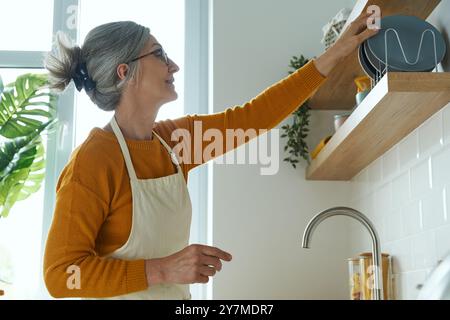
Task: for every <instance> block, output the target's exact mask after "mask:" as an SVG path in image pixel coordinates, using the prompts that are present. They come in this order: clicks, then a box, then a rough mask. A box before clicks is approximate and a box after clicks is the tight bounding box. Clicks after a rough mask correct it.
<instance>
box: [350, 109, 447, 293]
mask: <svg viewBox="0 0 450 320" xmlns="http://www.w3.org/2000/svg"><path fill="white" fill-rule="evenodd" d="M357 181H358V184H357V187H356V188H355V189H353V193H354V194H357V195H358V201H357V204H355V205H357V206H358V207H359V208H361V210H364V211H363V213H364V214H366V215H367V216H368V217H369V219H370V220H371V221H372V222H373V224H374V226H375V228H376V229H377V232H378V234H379V236H380V241H381V248H382V251H383V252H386V253H389V254H391V255H392V256H393V259H394V266H393V267H394V270H393V271H394V274H395V286H396V292H397V296H396V298H397V299H416V297H417V294H418V293H419V290H418V289H417V288H416V286H417V285H418V284H423V283H424V281H425V280H426V275H427V270H430V269H431V268H433V267H435V266H436V263H437V261H438V260H439V259H443V258H444V257H445V256H446V255H447V254H450V216H449V214H450V104H449V105H447V106H446V107H445V108H444V109H443V110H441V111H440V112H438V113H437V114H435V115H434V116H433V117H431V118H430V119H429V120H427V121H426V122H425V123H424V124H423V125H422V126H421V127H419V128H418V129H416V130H414V131H413V132H412V133H411V134H409V135H408V136H407V137H405V138H404V139H403V140H402V141H401V142H399V143H398V144H397V145H396V146H394V147H393V148H392V149H391V150H389V151H388V152H386V153H385V154H384V155H383V156H381V157H380V158H378V159H377V160H376V161H374V162H373V163H372V164H371V165H370V166H368V167H367V168H366V169H364V170H362V171H361V173H360V174H359V177H358V179H357ZM363 181H365V183H364V182H363ZM350 230H351V231H350V232H351V239H352V242H353V243H354V244H353V247H354V248H359V249H360V251H361V250H363V248H364V250H365V251H367V250H370V241H369V239H368V237H367V234H366V233H365V232H362V231H363V230H361V228H360V227H359V226H358V228H357V229H350Z"/></svg>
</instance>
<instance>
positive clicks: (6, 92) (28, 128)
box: [0, 74, 56, 218]
mask: <svg viewBox="0 0 450 320" xmlns="http://www.w3.org/2000/svg"><path fill="white" fill-rule="evenodd" d="M46 84H47V78H46V76H45V75H36V74H25V75H22V76H19V77H18V78H17V79H16V81H15V82H14V83H12V84H8V85H7V86H5V87H3V85H2V82H1V79H0V135H2V136H3V137H5V138H7V139H3V141H2V142H1V143H0V218H1V217H6V216H8V214H9V212H10V210H11V208H12V206H13V205H14V204H15V203H16V201H20V200H24V199H26V198H28V197H29V196H30V195H31V194H33V193H35V192H36V191H38V190H39V188H40V187H41V184H42V181H43V180H44V177H45V172H44V171H45V151H44V145H43V143H42V137H41V134H42V133H43V132H44V131H47V130H48V129H49V128H52V127H53V124H55V123H56V109H55V105H56V104H55V99H56V98H55V96H54V95H52V94H51V93H50V92H49V91H48V89H46Z"/></svg>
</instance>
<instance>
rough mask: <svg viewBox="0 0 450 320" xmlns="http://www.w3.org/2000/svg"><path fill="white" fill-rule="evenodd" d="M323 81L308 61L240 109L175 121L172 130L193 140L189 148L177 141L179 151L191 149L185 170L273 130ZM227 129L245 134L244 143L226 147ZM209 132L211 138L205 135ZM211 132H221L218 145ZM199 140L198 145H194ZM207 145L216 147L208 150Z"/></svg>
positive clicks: (190, 116)
mask: <svg viewBox="0 0 450 320" xmlns="http://www.w3.org/2000/svg"><path fill="white" fill-rule="evenodd" d="M325 80H326V78H325V77H324V76H323V75H322V74H321V73H320V72H319V71H318V70H317V68H316V66H315V64H314V61H309V62H308V63H307V64H306V65H304V66H303V67H302V68H300V69H298V70H297V71H295V72H293V73H292V74H291V75H289V76H287V77H286V78H284V79H282V80H281V81H279V82H277V83H275V84H274V85H272V86H270V87H269V88H267V89H266V90H264V91H263V92H262V93H260V94H259V95H258V96H256V97H255V98H253V99H252V100H251V101H249V102H247V103H245V104H244V105H242V106H235V107H231V108H228V109H226V110H224V111H222V112H219V113H214V114H208V115H197V114H194V115H188V116H187V117H183V118H179V119H177V120H174V122H175V123H174V126H175V127H176V128H182V129H186V131H187V132H189V135H190V137H191V140H192V141H191V144H190V148H189V147H187V145H186V143H185V141H181V140H185V137H182V138H181V139H180V138H178V140H179V141H180V145H182V147H181V149H183V148H185V149H190V154H189V156H188V158H190V159H189V161H188V164H187V165H186V169H187V170H188V171H189V170H190V169H193V168H195V167H196V166H198V165H200V164H203V163H205V162H207V161H209V160H211V159H214V158H216V157H218V156H221V155H222V154H224V153H226V152H228V151H230V150H232V149H235V148H237V147H238V146H240V145H242V144H243V143H246V142H248V141H249V140H251V139H253V138H255V137H256V136H258V135H260V134H262V133H264V132H265V131H267V130H270V129H272V128H274V127H275V126H276V125H278V124H279V123H280V122H281V121H283V120H284V119H285V118H287V117H288V116H289V115H290V114H291V113H292V112H294V111H295V110H297V108H298V107H299V106H300V105H302V104H303V103H304V102H305V101H306V100H307V99H308V98H309V97H311V96H312V95H313V93H314V92H315V91H316V90H317V89H318V88H319V87H320V85H321V84H322V83H323V82H324V81H325ZM211 129H213V130H211ZM227 129H234V130H235V135H236V136H237V135H238V132H239V131H240V132H241V133H242V132H245V133H248V134H245V137H244V138H245V139H238V138H233V137H232V138H231V139H232V140H230V142H231V143H227ZM236 129H237V130H236ZM249 129H250V130H249ZM252 129H253V130H252ZM208 130H209V132H210V134H208V133H207V131H208ZM214 130H216V132H218V131H217V130H219V131H220V134H221V136H222V137H223V139H220V140H221V141H220V142H217V141H216V139H215V137H213V136H214ZM253 133H255V134H253ZM180 136H182V135H180ZM199 136H200V137H199ZM241 137H242V135H241ZM228 139H229V137H228ZM199 140H201V143H198V142H197V141H199ZM209 144H213V145H215V146H216V147H211V146H210V147H208V145H209ZM209 151H210V152H209ZM179 153H180V154H182V155H183V154H184V152H179ZM185 159H186V158H184V160H185Z"/></svg>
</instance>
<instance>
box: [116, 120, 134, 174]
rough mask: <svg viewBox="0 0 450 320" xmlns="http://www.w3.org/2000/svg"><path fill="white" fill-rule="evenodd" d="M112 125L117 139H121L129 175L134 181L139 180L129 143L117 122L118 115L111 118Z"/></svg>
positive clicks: (120, 143)
mask: <svg viewBox="0 0 450 320" xmlns="http://www.w3.org/2000/svg"><path fill="white" fill-rule="evenodd" d="M111 127H112V129H113V131H114V133H115V134H116V137H117V140H118V141H119V145H120V148H121V149H122V154H123V157H124V159H125V164H126V165H127V169H128V175H129V176H130V179H131V180H133V181H137V176H136V172H135V171H134V167H133V162H132V161H131V156H130V152H129V151H128V147H127V143H126V142H125V138H124V137H123V134H122V131H120V128H119V125H118V124H117V121H116V117H115V116H113V117H112V119H111Z"/></svg>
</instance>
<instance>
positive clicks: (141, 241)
mask: <svg viewBox="0 0 450 320" xmlns="http://www.w3.org/2000/svg"><path fill="white" fill-rule="evenodd" d="M111 126H112V128H113V131H114V133H115V135H116V137H117V140H118V141H119V144H120V148H121V149H122V154H123V157H124V159H125V163H126V166H127V170H128V175H129V176H130V185H131V194H132V201H133V204H132V219H133V220H132V225H131V232H130V236H129V237H128V240H127V242H126V243H125V244H124V245H123V246H122V247H121V248H119V249H117V250H116V251H114V252H113V253H112V254H111V255H110V257H113V258H116V259H123V260H137V259H152V258H160V257H166V256H168V255H171V254H173V253H175V252H177V251H180V250H182V249H183V248H185V247H186V246H188V242H189V232H190V225H191V215H192V205H191V200H190V197H189V192H188V189H187V186H186V181H185V179H184V176H183V172H182V171H181V167H180V164H179V163H178V160H177V158H176V156H175V154H174V153H173V151H172V150H171V149H170V147H169V146H168V145H167V143H166V142H165V141H164V140H163V139H161V137H160V136H158V135H157V134H156V133H155V132H154V131H153V134H154V135H155V136H156V137H157V138H158V139H159V141H160V142H161V143H162V144H163V146H164V147H165V148H166V149H167V151H168V152H169V154H170V156H171V159H172V162H173V163H174V164H175V166H176V168H177V173H175V174H172V175H169V176H165V177H161V178H156V179H138V178H137V176H136V172H135V171H134V167H133V163H132V161H131V157H130V153H129V151H128V147H127V144H126V142H125V139H124V137H123V135H122V132H121V131H120V128H119V126H118V125H117V121H116V119H115V117H113V118H112V120H111ZM148 160H149V162H150V161H152V159H148ZM190 298H191V295H190V293H189V285H181V284H161V285H155V286H152V287H149V288H148V289H146V290H144V291H139V292H135V293H130V294H126V295H123V296H118V297H114V299H146V300H157V299H190Z"/></svg>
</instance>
